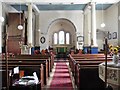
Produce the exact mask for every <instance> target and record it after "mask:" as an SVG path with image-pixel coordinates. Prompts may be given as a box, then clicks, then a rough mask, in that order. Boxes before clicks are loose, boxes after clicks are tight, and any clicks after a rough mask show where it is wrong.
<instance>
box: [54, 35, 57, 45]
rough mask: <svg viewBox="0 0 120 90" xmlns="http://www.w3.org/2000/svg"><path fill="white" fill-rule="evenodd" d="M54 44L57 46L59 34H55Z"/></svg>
mask: <svg viewBox="0 0 120 90" xmlns="http://www.w3.org/2000/svg"><path fill="white" fill-rule="evenodd" d="M54 44H57V33H54Z"/></svg>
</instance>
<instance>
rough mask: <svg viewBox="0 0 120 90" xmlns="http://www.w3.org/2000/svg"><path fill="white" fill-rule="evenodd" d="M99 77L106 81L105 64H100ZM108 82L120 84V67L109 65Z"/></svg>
mask: <svg viewBox="0 0 120 90" xmlns="http://www.w3.org/2000/svg"><path fill="white" fill-rule="evenodd" d="M99 77H100V78H101V79H102V80H103V81H105V64H104V63H102V64H100V65H99ZM107 82H108V84H112V85H115V86H120V67H115V66H108V67H107Z"/></svg>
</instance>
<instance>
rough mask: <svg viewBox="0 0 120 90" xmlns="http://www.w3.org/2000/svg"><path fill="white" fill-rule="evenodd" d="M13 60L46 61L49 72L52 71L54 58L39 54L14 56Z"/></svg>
mask: <svg viewBox="0 0 120 90" xmlns="http://www.w3.org/2000/svg"><path fill="white" fill-rule="evenodd" d="M15 58H17V59H31V58H32V59H39V60H47V61H48V70H49V72H51V71H52V67H53V65H54V56H53V54H51V55H49V54H47V55H41V54H38V55H17V56H15ZM49 72H48V76H50V75H49Z"/></svg>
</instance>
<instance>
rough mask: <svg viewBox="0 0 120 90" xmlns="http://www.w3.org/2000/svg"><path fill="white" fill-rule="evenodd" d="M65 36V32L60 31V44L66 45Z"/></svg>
mask: <svg viewBox="0 0 120 90" xmlns="http://www.w3.org/2000/svg"><path fill="white" fill-rule="evenodd" d="M64 41H65V35H64V31H60V32H59V44H65V42H64Z"/></svg>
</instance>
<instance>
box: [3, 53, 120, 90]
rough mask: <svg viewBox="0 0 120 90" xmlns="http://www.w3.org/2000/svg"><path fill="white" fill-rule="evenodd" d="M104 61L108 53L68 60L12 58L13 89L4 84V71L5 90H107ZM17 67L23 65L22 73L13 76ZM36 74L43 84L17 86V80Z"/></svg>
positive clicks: (76, 56)
mask: <svg viewBox="0 0 120 90" xmlns="http://www.w3.org/2000/svg"><path fill="white" fill-rule="evenodd" d="M86 57H87V58H86ZM107 57H108V59H107V61H111V60H112V58H111V56H109V55H108V56H107ZM4 60H5V59H4V58H3V60H2V70H5V69H6V67H5V62H4ZM104 61H105V55H104V54H80V55H79V54H69V57H68V58H67V59H65V58H62V59H61V58H59V59H57V58H55V57H54V55H53V54H51V55H18V56H16V57H11V58H10V57H9V58H8V72H9V74H8V75H9V78H8V81H9V83H7V85H8V88H9V89H7V88H6V82H4V81H6V76H5V72H4V71H3V72H2V73H3V77H2V78H3V82H2V83H3V88H2V90H16V89H17V90H23V89H27V90H44V89H45V90H56V89H59V90H64V89H65V90H66V89H68V90H74V89H77V90H104V89H105V83H104V80H102V79H101V78H100V77H99V70H98V68H99V66H98V65H99V64H100V63H102V62H104ZM17 66H19V72H18V73H15V72H14V70H15V69H14V70H13V72H12V73H11V70H12V69H13V68H14V67H17ZM34 72H36V73H37V76H38V79H39V84H38V83H37V84H30V85H27V84H26V85H25V83H24V84H23V83H22V84H21V83H18V84H16V85H15V84H13V83H15V81H16V80H18V79H20V78H22V77H24V76H31V75H32V73H34ZM10 73H11V74H12V76H10ZM36 85H37V86H36ZM118 88H119V87H118ZM110 90H112V89H110Z"/></svg>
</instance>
